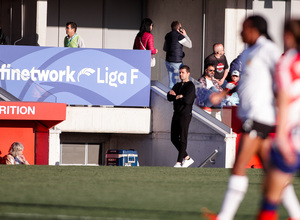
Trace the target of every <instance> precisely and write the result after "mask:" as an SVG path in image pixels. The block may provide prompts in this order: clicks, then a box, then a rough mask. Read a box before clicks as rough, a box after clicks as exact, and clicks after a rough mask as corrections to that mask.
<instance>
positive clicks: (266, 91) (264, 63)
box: [238, 36, 281, 126]
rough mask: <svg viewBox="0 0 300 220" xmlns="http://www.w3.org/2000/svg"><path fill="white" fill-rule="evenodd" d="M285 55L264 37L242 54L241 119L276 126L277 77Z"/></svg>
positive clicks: (239, 90)
mask: <svg viewBox="0 0 300 220" xmlns="http://www.w3.org/2000/svg"><path fill="white" fill-rule="evenodd" d="M280 55H281V53H280V51H279V49H278V48H277V46H276V45H275V43H273V42H272V41H270V40H268V39H266V38H265V37H263V36H260V37H259V38H258V39H257V41H256V43H255V44H254V45H253V46H251V47H249V48H248V49H246V50H244V51H243V53H242V54H241V62H242V72H241V75H240V80H239V85H238V94H239V97H240V107H239V111H238V115H239V117H240V118H241V119H242V120H243V121H244V120H246V119H252V120H254V121H257V122H259V123H262V124H265V125H269V126H272V125H274V123H275V106H274V101H275V100H274V92H273V86H274V82H273V75H274V71H275V66H276V63H277V61H278V59H279V57H280Z"/></svg>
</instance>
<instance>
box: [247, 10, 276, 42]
mask: <svg viewBox="0 0 300 220" xmlns="http://www.w3.org/2000/svg"><path fill="white" fill-rule="evenodd" d="M246 21H250V22H251V26H252V27H253V28H255V29H256V30H258V32H259V33H260V34H261V35H263V36H265V37H266V38H267V39H269V40H272V38H271V37H270V35H269V33H268V23H267V21H266V20H265V19H264V18H263V17H261V16H259V15H253V16H250V17H248V18H247V19H246Z"/></svg>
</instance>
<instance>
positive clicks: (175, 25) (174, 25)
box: [171, 21, 180, 31]
mask: <svg viewBox="0 0 300 220" xmlns="http://www.w3.org/2000/svg"><path fill="white" fill-rule="evenodd" d="M179 25H180V23H179V21H173V22H172V24H171V28H172V30H173V31H175V30H177V28H178V26H179Z"/></svg>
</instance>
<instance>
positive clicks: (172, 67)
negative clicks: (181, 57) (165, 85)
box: [166, 61, 182, 89]
mask: <svg viewBox="0 0 300 220" xmlns="http://www.w3.org/2000/svg"><path fill="white" fill-rule="evenodd" d="M181 65H182V63H169V62H168V61H166V67H167V70H168V75H169V88H170V89H172V88H173V86H174V85H175V84H176V83H177V82H179V68H180V66H181Z"/></svg>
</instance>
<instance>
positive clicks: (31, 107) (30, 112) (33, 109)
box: [28, 106, 35, 115]
mask: <svg viewBox="0 0 300 220" xmlns="http://www.w3.org/2000/svg"><path fill="white" fill-rule="evenodd" d="M30 114H32V115H35V106H28V115H30Z"/></svg>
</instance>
